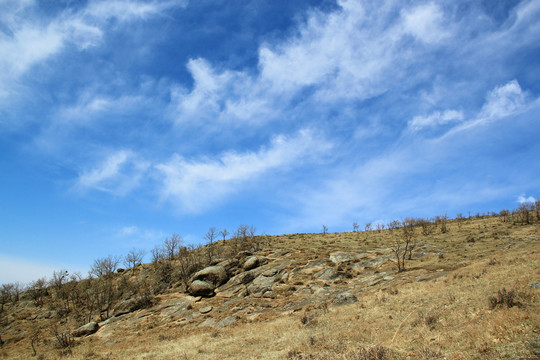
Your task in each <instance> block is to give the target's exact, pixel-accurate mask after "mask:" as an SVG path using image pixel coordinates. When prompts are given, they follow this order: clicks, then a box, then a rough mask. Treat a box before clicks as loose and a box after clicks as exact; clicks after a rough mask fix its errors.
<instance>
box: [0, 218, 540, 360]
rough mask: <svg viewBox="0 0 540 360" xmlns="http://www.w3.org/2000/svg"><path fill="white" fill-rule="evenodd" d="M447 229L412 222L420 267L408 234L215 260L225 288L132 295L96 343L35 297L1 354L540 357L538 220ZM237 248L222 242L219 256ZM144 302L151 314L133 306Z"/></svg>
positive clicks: (294, 238) (275, 241)
mask: <svg viewBox="0 0 540 360" xmlns="http://www.w3.org/2000/svg"><path fill="white" fill-rule="evenodd" d="M424 225H426V224H424ZM445 225H446V229H442V228H441V226H442V224H439V223H436V224H435V223H430V225H429V226H428V228H425V227H424V228H422V224H421V223H420V222H417V223H415V224H412V227H411V228H412V235H413V236H412V238H411V243H410V245H412V244H415V245H416V246H415V247H414V249H413V250H412V252H411V258H410V259H408V257H409V254H408V253H407V254H405V263H404V265H405V271H401V272H398V271H397V266H396V264H397V256H396V255H399V258H400V259H403V257H402V255H403V245H404V241H405V239H406V236H405V232H404V230H403V228H396V229H392V230H382V231H366V232H353V233H333V234H296V235H281V236H270V237H265V238H264V239H260V240H261V241H260V242H259V243H258V244H257V246H256V247H254V248H255V249H258V250H256V251H239V252H235V253H232V255H230V256H227V257H224V258H223V259H214V260H213V262H212V264H213V265H214V268H217V267H223V268H224V269H225V271H226V279H224V281H222V282H223V283H222V284H221V285H219V283H221V281H217V280H216V277H215V276H214V275H212V276H214V277H212V276H210V277H209V276H208V274H207V273H208V272H211V270H208V271H206V275H205V273H204V272H203V273H202V275H199V276H198V275H197V274H195V276H192V277H191V279H190V281H189V282H188V283H187V284H184V285H183V284H182V281H178V282H177V283H175V285H173V286H172V287H170V288H169V289H167V290H165V291H162V292H161V293H159V294H158V295H156V296H150V295H149V296H148V298H140V296H139V295H138V296H139V297H137V298H136V299H135V297H134V296H131V297H130V295H129V294H128V293H126V294H125V295H124V296H123V298H121V299H120V300H118V301H117V302H115V303H114V304H113V306H112V307H111V311H110V314H109V318H108V319H107V320H104V321H100V322H99V330H98V331H97V332H95V333H94V334H92V335H88V336H80V337H73V336H72V331H73V330H74V329H75V328H76V327H78V326H80V325H82V324H83V323H84V322H86V321H82V320H81V318H80V317H79V318H77V317H75V316H71V317H70V315H66V316H64V317H62V314H59V312H58V310H54V309H53V308H51V306H48V304H49V303H48V302H49V301H50V302H51V303H52V300H48V299H47V297H45V300H44V304H43V305H41V304H39V305H40V306H36V302H35V301H32V299H31V298H30V294H26V295H25V296H22V297H21V299H20V301H18V302H16V303H14V304H6V305H5V309H4V311H3V313H2V332H1V336H2V340H3V345H2V348H1V350H0V355H1V356H2V357H3V358H10V359H11V358H13V359H27V358H29V357H30V356H32V355H33V354H34V353H35V354H36V356H37V357H38V358H41V359H55V358H58V357H61V356H69V357H70V358H73V359H229V358H230V359H234V358H236V359H405V358H414V359H431V358H446V359H470V358H486V359H496V358H508V359H516V358H526V359H533V358H538V357H539V356H540V315H539V314H540V300H539V295H540V294H539V291H540V290H539V289H538V287H540V257H539V250H540V241H539V238H540V233H539V229H538V224H537V223H536V224H526V225H519V224H514V223H512V222H509V221H508V219H506V218H504V217H499V216H493V217H478V218H470V219H460V220H459V221H458V220H452V221H450V222H448V223H447V224H445ZM398 243H399V244H398ZM398 245H399V246H401V247H400V248H399V250H398V247H397V246H398ZM230 246H231V244H230V243H227V242H225V243H220V244H216V249H219V248H220V247H222V248H223V249H224V248H225V247H230ZM194 251H195V250H194ZM201 251H202V250H201ZM396 251H397V253H396ZM218 253H219V254H224V253H225V251H221V252H218ZM172 265H173V266H176V267H178V266H180V265H181V264H179V263H176V262H173V263H172ZM155 267H156V264H154V265H152V264H145V265H141V266H138V267H136V268H134V269H129V270H126V271H124V272H122V273H120V274H115V278H114V286H115V289H117V288H118V287H119V286H120V285H119V284H120V283H121V282H125V283H127V282H137V283H143V284H147V285H148V284H149V281H150V280H151V279H154V278H153V277H151V275H152V274H153V272H154V271H157V270H156V268H155ZM197 279H200V280H201V281H202V282H207V283H211V282H214V285H215V286H213V288H214V291H213V292H212V293H215V295H213V296H211V295H212V293H210V294H208V295H209V296H208V297H204V296H203V297H201V296H196V295H197V292H196V291H194V290H193V289H191V293H192V294H193V295H189V294H188V293H186V290H188V289H186V285H187V286H194V285H193V283H194V282H195V281H196V280H197ZM150 285H152V284H151V283H150ZM134 299H135V300H137V301H138V302H139V303H137V305H138V306H133V304H134V303H136V302H137V301H135V300H134ZM141 299H142V300H144V301H142V300H141ZM34 300H35V299H34ZM141 301H142V302H143V303H142V304H141V303H140V302H141ZM101 310H103V309H101ZM90 317H92V314H91V313H90ZM87 320H88V319H87ZM90 320H97V318H95V316H94V318H92V319H90Z"/></svg>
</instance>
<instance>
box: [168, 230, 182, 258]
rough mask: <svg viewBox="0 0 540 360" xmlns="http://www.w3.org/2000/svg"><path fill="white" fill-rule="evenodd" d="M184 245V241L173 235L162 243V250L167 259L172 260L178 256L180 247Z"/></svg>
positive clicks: (180, 237) (177, 235)
mask: <svg viewBox="0 0 540 360" xmlns="http://www.w3.org/2000/svg"><path fill="white" fill-rule="evenodd" d="M183 243H184V239H183V238H182V236H180V235H179V234H177V233H173V234H172V235H171V237H169V238H167V239H165V242H164V243H163V249H164V251H165V256H166V257H167V258H174V257H175V256H176V255H178V252H179V251H180V247H181V246H182V244H183Z"/></svg>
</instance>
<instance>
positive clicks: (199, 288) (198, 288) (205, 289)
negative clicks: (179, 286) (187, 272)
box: [188, 280, 215, 297]
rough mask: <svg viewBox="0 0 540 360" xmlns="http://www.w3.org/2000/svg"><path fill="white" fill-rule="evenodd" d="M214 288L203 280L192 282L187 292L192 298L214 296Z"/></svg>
mask: <svg viewBox="0 0 540 360" xmlns="http://www.w3.org/2000/svg"><path fill="white" fill-rule="evenodd" d="M214 289H215V286H214V285H213V284H211V283H209V282H206V281H203V280H194V281H192V282H191V283H190V284H189V286H188V292H189V293H190V294H191V295H193V296H204V297H211V296H214Z"/></svg>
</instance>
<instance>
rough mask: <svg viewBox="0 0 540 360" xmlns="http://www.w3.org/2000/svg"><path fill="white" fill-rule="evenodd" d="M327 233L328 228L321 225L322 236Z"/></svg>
mask: <svg viewBox="0 0 540 360" xmlns="http://www.w3.org/2000/svg"><path fill="white" fill-rule="evenodd" d="M327 232H328V227H327V226H326V225H323V226H322V234H323V235H326V233H327Z"/></svg>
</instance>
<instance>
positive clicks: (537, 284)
mask: <svg viewBox="0 0 540 360" xmlns="http://www.w3.org/2000/svg"><path fill="white" fill-rule="evenodd" d="M531 288H532V289H540V281H537V282H535V283H532V284H531Z"/></svg>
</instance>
